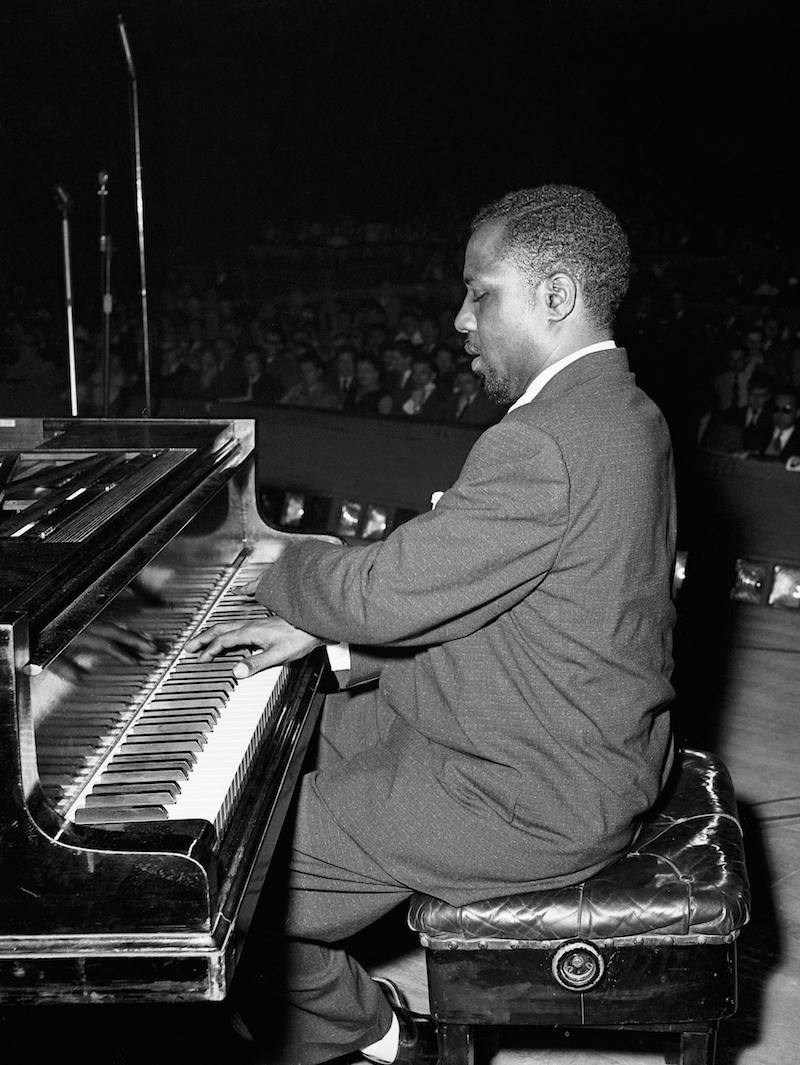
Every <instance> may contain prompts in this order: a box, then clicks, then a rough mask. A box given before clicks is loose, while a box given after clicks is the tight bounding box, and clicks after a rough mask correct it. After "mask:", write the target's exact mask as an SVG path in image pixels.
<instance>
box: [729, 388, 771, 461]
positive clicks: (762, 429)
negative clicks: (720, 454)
mask: <svg viewBox="0 0 800 1065" xmlns="http://www.w3.org/2000/svg"><path fill="white" fill-rule="evenodd" d="M773 388H774V384H773V381H772V378H771V377H770V376H769V374H767V373H764V372H763V371H762V370H756V371H755V372H754V373H753V375H752V376H751V378H750V380H749V381H748V384H747V405H746V406H744V407H739V408H737V409H736V410H735V411H734V410H732V411H731V412H730V418H731V421H732V422H733V423H734V425H738V426H739V428H740V429H741V431H742V447H743V448H744V450H745V451H763V450H764V448H765V447H766V446H767V444H768V443H769V441H770V438H771V436H772V408H771V405H770V400H771V398H772V391H773Z"/></svg>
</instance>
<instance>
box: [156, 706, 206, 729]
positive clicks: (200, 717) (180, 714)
mask: <svg viewBox="0 0 800 1065" xmlns="http://www.w3.org/2000/svg"><path fill="white" fill-rule="evenodd" d="M159 721H185V722H186V723H187V724H198V725H205V726H206V728H209V729H210V728H213V726H214V724H215V723H216V722H217V721H219V713H218V711H216V710H214V711H212V710H206V711H205V712H204V713H202V714H192V713H187V712H186V711H185V710H171V711H170V710H167V711H161V710H160V711H159V712H158V713H156V714H144V715H143V716H142V717H140V718H139V723H140V724H142V725H143V724H151V723H152V724H155V723H157V722H159Z"/></svg>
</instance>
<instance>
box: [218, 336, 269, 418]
mask: <svg viewBox="0 0 800 1065" xmlns="http://www.w3.org/2000/svg"><path fill="white" fill-rule="evenodd" d="M242 371H243V372H242V376H241V377H239V378H237V379H236V381H235V382H234V383H235V388H234V390H233V393H232V394H231V395H227V396H220V399H219V401H220V403H256V404H258V405H261V406H272V405H273V404H274V403H277V402H278V399H279V398H280V397H281V395H283V393H284V389H283V387H282V385H281V383H280V381H278V380H276V379H275V378H274V377H270V375H269V374H267V373H265V372H264V359H263V356H262V354H261V352H260V351H256V350H255V349H254V348H251V349H250V350H249V351H248V352H246V354H245V357H244V359H243V360H242Z"/></svg>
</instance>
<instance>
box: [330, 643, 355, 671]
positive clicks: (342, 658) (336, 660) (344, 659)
mask: <svg viewBox="0 0 800 1065" xmlns="http://www.w3.org/2000/svg"><path fill="white" fill-rule="evenodd" d="M325 650H326V651H327V652H328V661H329V662H330V664H331V669H332V670H333V671H334V673H345V672H347V671H348V670H349V669H350V644H348V643H329V644H328V646H327V647H326V648H325Z"/></svg>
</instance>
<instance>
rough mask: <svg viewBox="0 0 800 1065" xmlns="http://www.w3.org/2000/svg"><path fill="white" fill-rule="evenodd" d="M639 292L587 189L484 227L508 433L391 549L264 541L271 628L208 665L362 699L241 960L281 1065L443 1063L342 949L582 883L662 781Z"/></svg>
mask: <svg viewBox="0 0 800 1065" xmlns="http://www.w3.org/2000/svg"><path fill="white" fill-rule="evenodd" d="M628 269H629V252H628V244H627V240H626V238H625V235H624V233H623V232H622V229H621V227H620V225H619V223H618V221H617V219H616V218H615V216H614V215H613V214H612V213H611V212H610V211H609V210H608V209H607V208H605V207H604V206H603V204H601V203H600V202H599V201H598V200H597V198H596V197H595V196H594V195H593V194H592V193H589V192H586V191H585V190H581V189H576V188H573V187H571V186H544V187H542V188H538V189H531V190H522V191H521V192H518V193H513V194H510V195H509V196H507V197H504V198H503V199H501V200H499V201H498V202H497V203H494V204H491V205H489V206H488V207H487V208H485V209H484V210H483V211H481V212H479V214H478V215H477V216H476V218H475V219H474V222H473V228H472V234H471V237H470V239H469V243H468V245H467V251H466V257H465V266H464V282H465V285H466V290H467V291H466V296H465V298H464V302H463V305H462V307H461V309H460V311H459V312H458V315H457V317H456V327H457V328H458V330H459V331H460V332H461V333H462V334H464V336H465V337H466V343H465V349H466V351H467V353H468V354H469V355H470V356H471V357H472V360H473V362H472V366H473V369H474V370H475V371H476V372H477V373H479V374H481V375H482V376H483V377H484V379H485V381H486V389H487V391H488V393H489V395H490V396H492V397H493V398H494V400H495V401H496V402H498V403H504V404H507V403H510V404H511V407H510V409H509V411H508V413H507V414H506V415H505V416H504V417H503V418H502V420H501V421H500V422H499V423H498V424H497V425H494V426H491V427H490V428H489V429H487V430H486V431H485V432H484V433H483V434H482V435H481V437H480V438H479V439H478V441H477V442H476V444H475V445H474V447H473V449H472V451H471V452H470V454H469V456H468V458H467V460H466V462H465V464H464V468H463V470H462V471H461V474H460V475H459V477H458V479H457V480H456V482H455V484H453V485H452V487H451V488H449V489H448V490H447V491H445V492H444V494H443V495H442V497H441V498H440V499H439V501H438V504H437V505H436V507H435V509H433V510H432V511H430V512H428V513H426V514H423V515H420V516H419V517H417V518H415V519H412V520H411V521H408V522H406V523H404V524H403V525H401V526H399V527H398V528H397V529H395V530H394V531H393V532H392V533H391V534H390V535H389V536H388V537H387V538H386V539H385V540H384V541H382V542H379V543H375V544H371V545H369V546H366V547H351V548H347V547H344V546H342V545H340V544H337V543H331V542H328V541H327V540H326V538H316V539H315V538H310V537H291V536H288V535H286V534H281V533H275V534H273V535H271V536H270V537H269V538H267V539H265V540H264V542H263V543H262V544H261V545H260V550H261V551H262V552H268V553H269V557H270V558H272V559H273V561H272V562H271V563H270V564H267V565H265V566H264V569H263V574H262V576H261V577H260V579H259V580H258V581H257V582H254V584H253V585H252V586H251V587H250V591H251V593H252V594H254V595H255V597H256V599H258V600H259V601H260V602H262V603H264V604H266V605H267V606H268V607H270V608H271V609H272V610H273V611H275V613H276V615H277V616H276V617H274V618H271V619H269V620H267V621H262V622H259V623H249V624H245V625H239V624H236V623H231V624H229V625H226V624H218V625H216V626H213V627H211V628H210V629H209V630H207V631H206V632H205V633H202V634H201V635H200V636H199V637H196V638H195V639H194V640H193V641H191V642H190V648H191V649H194V650H199V651H201V656H202V657H203V658H206V659H210V658H212V657H213V656H214V655H216V654H218V653H220V652H221V651H223V650H224V649H226V648H228V647H238V646H247V647H249V648H251V651H250V657H249V658H248V659H246V660H245V661H243V662H241V663H240V664H239V665H238V666H237V667H236V672H237V673H238V674H239V675H247V674H248V673H249V672H252V671H256V670H258V669H260V668H263V667H266V666H268V665H272V664H275V663H278V662H284V661H289V660H291V659H294V658H299V657H302V656H303V655H305V654H307V653H308V652H309V651H310V650H311V649H313V648H315V647H318V646H320V645H321V644H328V645H329V646H328V653H329V655H330V656H331V664H332V666H333V668H334V671H335V673H336V676H337V677H338V678H339V681H340V684H342V685H349V687H348V689H347V690H346V691H345V692H343V693H342V694H340V695H338V696H335V697H334V699H333V700H332V701H331V703H330V705H328V706H326V709H325V712H324V714H323V722H322V739H323V740H324V741H325V746H326V751H327V752H328V753H327V755H326V757H325V758H324V759H323V761H322V764H321V766H320V767H319V768H318V769H316V770H315V771H314V772H311V773H309V774H307V775H306V777H305V778H304V780H303V782H302V785H301V788H300V795H299V805H298V811H297V819H296V825H295V832H294V838H293V843H292V849H291V854H290V855H289V858H288V874H287V875H288V885H287V887H288V900H287V906H286V909H285V912H281V914H280V920H278V921H277V924H278V927H277V928H276V930H275V931H276V935H278V936H280V937H281V938H276V939H274V940H270V942H269V946H262V945H260V944H258V943H256V944H252V945H251V944H250V943H249V942H248V946H247V949H246V951H245V955H244V970H245V971H244V973H243V975H242V976H241V978H240V982H239V989H238V991H237V998H238V1001H239V1003H240V1006H241V1011H242V1015H243V1017H244V1020H245V1022H246V1023H247V1025H248V1027H249V1028H250V1030H251V1031H252V1034H253V1035H254V1036H255V1037H256V1039H257V1040H258V1041H259V1042H260V1043H261V1045H262V1047H263V1049H264V1051H265V1052H266V1053H267V1054H268V1059H269V1060H271V1061H275V1062H280V1063H281V1065H317V1063H321V1062H325V1061H329V1060H331V1059H333V1058H337V1057H338V1056H340V1055H344V1054H348V1053H351V1052H355V1051H359V1052H360V1053H361V1054H363V1055H364V1056H366V1057H367V1058H368V1059H369V1060H372V1061H376V1062H396V1063H402V1065H423V1063H432V1062H434V1061H435V1060H436V1044H435V1033H434V1032H433V1031H432V1024H431V1022H429V1021H428V1022H425V1021H421V1020H419V1019H418V1018H415V1017H414V1016H412V1015H410V1014H409V1013H408V1011H407V1010H406V1009H405V1008H404V1007H403V1005H402V1002H401V1001H400V1000H399V998H398V996H397V995H396V994H395V992H394V991H393V989H392V988H391V987H382V986H380V985H379V984H378V983H377V982H375V981H373V980H371V979H370V978H369V976H368V975H367V974H366V972H365V971H364V970H363V969H362V968H361V966H360V965H359V964H358V962H357V961H356V960H355V959H354V958H352V957H351V956H349V955H348V954H347V953H346V951H345V950H344V949H343V947H342V944H343V942H344V941H345V940H346V939H347V938H348V937H349V936H351V935H352V934H354V933H355V932H357V931H359V930H360V929H363V928H365V927H366V926H368V925H370V924H371V923H373V922H374V921H376V920H377V919H378V918H379V917H380V916H381V915H383V914H385V913H387V912H388V911H389V910H391V909H393V908H394V907H395V906H397V905H398V904H400V903H402V902H404V901H405V900H407V899H408V898H409V896H410V895H411V893H412V892H414V891H422V892H425V893H427V894H429V895H433V896H435V897H437V898H441V899H444V900H446V901H447V902H449V903H451V904H455V905H459V904H462V903H466V902H469V901H475V900H478V899H481V898H491V897H495V896H498V895H503V894H510V893H513V892H521V891H528V890H534V889H544V888H547V887H557V886H561V885H567V884H575V883H579V882H580V881H582V880H583V879H585V878H586V877H587V876H590V875H592V874H593V873H595V872H597V871H599V870H601V869H603V868H604V867H606V866H607V865H609V864H611V863H612V862H613V861H615V860H616V859H617V858H618V857H619V856H620V855H621V854H622V853H624V852H625V851H626V849H627V848H628V847H629V846H630V844H631V841H632V840H633V838H634V835H635V832H636V826H637V823H638V820H639V818H640V817H641V816H642V815H643V814H644V813H645V812H646V811H647V810H648V808H649V807H650V806H651V805H652V803H653V802H654V801H655V800H656V798H657V797H658V795H659V793H660V791H661V789H662V786H663V784H664V782H665V780H666V778H667V775H668V773H669V770H670V767H671V763H672V757H673V749H672V734H671V728H670V714H669V704H670V701H671V699H672V688H671V685H670V680H669V677H670V672H671V666H672V662H671V651H670V647H671V631H672V625H673V620H674V611H673V606H672V601H671V573H672V565H673V556H674V548H675V507H674V485H673V471H672V456H671V449H670V441H669V432H668V430H667V427H666V424H665V422H664V419H663V417H662V415H661V414H660V412H659V411H658V409H657V408H656V407H655V405H654V404H653V403H652V402H651V401H650V400H649V399H648V398H647V396H646V395H645V394H644V393H643V392H641V391H640V390H639V389H638V387H637V386H636V383H635V381H634V378H633V375H632V374H631V373H630V371H629V368H628V362H627V357H626V353H625V351H624V350H623V349H620V348H618V347H617V346H616V344H615V343H614V340H613V339H612V337H613V319H614V314H615V312H616V309H617V307H618V305H619V302H620V300H621V299H622V296H623V295H624V292H625V290H626V287H627V279H628ZM339 641H345V643H344V644H342V643H339ZM348 692H353V694H352V695H348ZM279 956H280V958H281V959H282V961H283V966H282V970H281V977H280V979H279V980H278V983H279V987H278V988H274V987H271V986H270V985H271V983H274V982H275V977H276V958H278V957H279ZM276 991H279V992H280V993H281V994H282V995H283V996H284V1002H285V1011H286V1012H285V1014H284V1015H283V1020H282V1023H281V1024H279V1023H278V1021H277V1019H276V1014H275V1013H274V1011H270V1010H269V1009H267V1008H266V1005H267V998H268V997H269V996H270V995H272V994H273V993H274V992H276Z"/></svg>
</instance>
